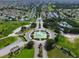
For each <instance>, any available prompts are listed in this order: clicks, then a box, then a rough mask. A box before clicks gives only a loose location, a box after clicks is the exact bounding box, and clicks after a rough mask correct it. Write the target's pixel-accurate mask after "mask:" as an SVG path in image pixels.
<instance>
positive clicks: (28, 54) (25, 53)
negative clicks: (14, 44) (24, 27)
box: [13, 48, 34, 58]
mask: <svg viewBox="0 0 79 59" xmlns="http://www.w3.org/2000/svg"><path fill="white" fill-rule="evenodd" d="M33 57H34V48H32V49H26V48H25V49H23V50H22V51H20V54H17V55H15V56H13V58H33Z"/></svg>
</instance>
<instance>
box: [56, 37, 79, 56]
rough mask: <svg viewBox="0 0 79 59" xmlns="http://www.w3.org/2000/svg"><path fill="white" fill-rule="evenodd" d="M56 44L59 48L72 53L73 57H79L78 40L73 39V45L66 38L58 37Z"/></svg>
mask: <svg viewBox="0 0 79 59" xmlns="http://www.w3.org/2000/svg"><path fill="white" fill-rule="evenodd" d="M57 44H58V45H60V46H61V47H64V48H67V49H68V50H70V51H71V52H72V53H74V55H76V56H77V57H79V38H77V39H75V41H74V43H71V42H69V41H68V40H67V38H66V37H64V36H60V37H59V40H58V42H57Z"/></svg>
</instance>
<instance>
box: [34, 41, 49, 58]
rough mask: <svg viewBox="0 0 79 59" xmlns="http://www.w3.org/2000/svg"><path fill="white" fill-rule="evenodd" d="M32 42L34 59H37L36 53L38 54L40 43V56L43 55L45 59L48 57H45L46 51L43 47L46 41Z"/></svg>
mask: <svg viewBox="0 0 79 59" xmlns="http://www.w3.org/2000/svg"><path fill="white" fill-rule="evenodd" d="M33 41H34V48H35V53H34V58H39V57H38V53H39V48H38V47H39V45H40V43H41V44H42V51H43V52H42V55H43V58H47V57H48V56H47V51H46V50H45V48H44V45H45V41H46V40H44V41H36V40H33Z"/></svg>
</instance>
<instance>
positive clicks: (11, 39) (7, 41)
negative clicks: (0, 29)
mask: <svg viewBox="0 0 79 59" xmlns="http://www.w3.org/2000/svg"><path fill="white" fill-rule="evenodd" d="M16 40H17V38H16V37H8V38H5V39H3V40H0V49H1V48H4V47H5V46H7V45H9V44H11V43H13V42H15V41H16Z"/></svg>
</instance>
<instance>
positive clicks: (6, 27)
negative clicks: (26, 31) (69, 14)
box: [0, 18, 35, 38]
mask: <svg viewBox="0 0 79 59" xmlns="http://www.w3.org/2000/svg"><path fill="white" fill-rule="evenodd" d="M34 21H35V18H32V19H31V20H29V21H22V22H21V21H0V38H2V37H5V36H7V35H9V34H10V33H12V31H13V30H15V29H16V28H18V27H20V26H23V25H28V24H30V22H34Z"/></svg>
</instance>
